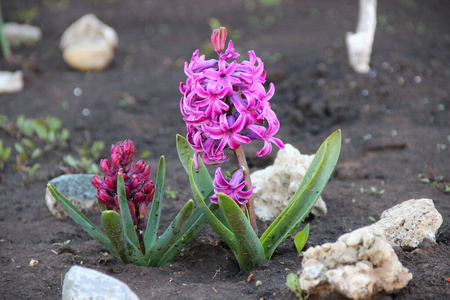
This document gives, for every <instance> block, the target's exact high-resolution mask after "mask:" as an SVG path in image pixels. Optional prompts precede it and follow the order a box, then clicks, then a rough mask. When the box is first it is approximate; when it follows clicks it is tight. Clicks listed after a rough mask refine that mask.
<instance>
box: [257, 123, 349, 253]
mask: <svg viewBox="0 0 450 300" xmlns="http://www.w3.org/2000/svg"><path fill="white" fill-rule="evenodd" d="M340 149H341V131H340V130H338V131H336V132H334V133H333V134H332V135H330V136H329V137H328V138H327V139H326V140H325V142H323V144H322V145H321V146H320V148H319V150H317V153H316V155H315V157H314V159H313V161H312V162H311V165H310V166H309V168H308V170H307V172H306V174H305V177H304V178H303V180H302V182H301V183H300V186H299V187H298V189H297V191H296V193H295V194H294V196H293V197H292V199H291V201H290V202H289V204H288V205H287V206H286V208H285V209H284V210H283V211H282V212H281V214H280V215H279V216H278V217H277V218H276V219H275V221H273V223H272V224H271V225H270V226H269V228H267V230H266V231H265V232H264V234H263V235H262V236H261V239H260V240H261V243H262V244H263V247H264V253H265V255H266V258H267V259H270V257H271V256H272V254H273V252H274V251H275V249H276V248H277V247H278V246H279V245H280V244H281V243H282V242H283V241H284V240H285V239H286V238H287V237H288V236H289V235H290V234H291V233H292V232H293V231H294V230H295V228H297V226H298V225H299V224H300V223H301V222H302V221H303V220H304V219H305V218H306V217H307V216H308V214H309V212H310V211H311V209H312V208H313V206H314V204H315V203H316V201H317V199H318V198H319V196H320V194H321V193H322V191H323V189H324V188H325V185H326V183H327V182H328V179H329V178H330V176H331V174H332V173H333V170H334V167H335V166H336V163H337V160H338V158H339V153H340Z"/></svg>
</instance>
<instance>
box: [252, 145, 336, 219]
mask: <svg viewBox="0 0 450 300" xmlns="http://www.w3.org/2000/svg"><path fill="white" fill-rule="evenodd" d="M313 159H314V155H304V154H301V153H300V152H299V151H298V150H297V149H295V148H294V147H293V146H292V145H290V144H286V145H285V148H284V149H280V150H279V151H278V154H277V157H276V158H275V161H274V163H273V165H272V166H269V167H267V168H265V169H264V170H259V171H256V172H254V173H253V174H251V176H250V177H251V180H252V184H253V185H255V186H256V188H255V189H254V190H253V200H254V202H255V214H256V216H257V217H258V218H259V219H260V220H262V221H273V220H275V218H276V217H277V216H278V215H279V214H280V213H281V212H282V211H283V209H284V208H285V207H286V205H287V204H288V203H289V201H290V200H291V198H292V196H293V195H294V194H295V192H296V191H297V188H298V187H299V185H300V182H301V181H302V179H303V177H304V176H305V174H306V171H307V170H308V168H309V165H310V164H311V162H312V160H313ZM311 213H312V214H314V215H316V216H325V215H326V214H327V207H326V204H325V202H324V201H323V199H322V198H321V197H319V199H318V200H317V202H316V204H315V205H314V207H313V209H312V210H311Z"/></svg>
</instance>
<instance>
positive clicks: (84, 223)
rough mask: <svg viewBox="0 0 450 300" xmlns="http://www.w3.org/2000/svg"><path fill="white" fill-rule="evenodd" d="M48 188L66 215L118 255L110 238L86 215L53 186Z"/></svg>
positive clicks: (49, 185)
mask: <svg viewBox="0 0 450 300" xmlns="http://www.w3.org/2000/svg"><path fill="white" fill-rule="evenodd" d="M47 188H48V189H49V191H50V193H51V194H52V195H53V197H54V198H55V200H56V201H57V202H58V204H59V205H61V207H62V208H64V211H65V212H66V214H67V215H68V216H69V217H70V218H72V220H74V221H75V223H77V224H78V225H80V226H81V228H83V230H84V231H86V233H87V234H89V236H90V237H92V238H93V239H95V240H97V241H98V242H99V243H100V244H102V245H103V246H104V247H105V248H107V249H108V250H109V251H111V252H112V253H113V254H116V255H117V252H116V251H115V250H114V249H113V248H112V245H111V241H110V240H109V239H108V237H107V236H106V235H105V234H104V233H103V232H101V231H100V229H98V228H97V226H95V225H94V223H92V222H91V220H89V219H88V218H87V217H86V216H85V215H83V214H82V213H81V212H80V211H79V210H78V208H76V206H75V205H73V204H72V202H70V201H69V200H68V199H67V198H66V197H64V195H63V194H61V192H60V191H58V190H57V189H56V188H55V187H54V186H53V185H51V184H47Z"/></svg>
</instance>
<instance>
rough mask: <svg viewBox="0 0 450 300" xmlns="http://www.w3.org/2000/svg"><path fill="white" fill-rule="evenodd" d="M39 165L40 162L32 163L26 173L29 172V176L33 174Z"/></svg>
mask: <svg viewBox="0 0 450 300" xmlns="http://www.w3.org/2000/svg"><path fill="white" fill-rule="evenodd" d="M40 167H41V164H34V165H33V166H32V167H31V168H30V170H29V171H28V174H30V176H33V174H34V173H36V171H37V170H38V169H39V168H40Z"/></svg>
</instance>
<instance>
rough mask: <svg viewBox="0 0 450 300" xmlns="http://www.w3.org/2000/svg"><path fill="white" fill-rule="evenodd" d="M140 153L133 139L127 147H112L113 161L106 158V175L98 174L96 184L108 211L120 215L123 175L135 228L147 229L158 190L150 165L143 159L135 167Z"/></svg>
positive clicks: (100, 199) (104, 169) (101, 200)
mask: <svg viewBox="0 0 450 300" xmlns="http://www.w3.org/2000/svg"><path fill="white" fill-rule="evenodd" d="M135 153H136V150H135V148H134V144H133V142H132V141H131V140H125V141H124V142H123V144H122V145H121V144H120V143H117V145H115V146H114V145H112V146H111V160H109V159H102V160H101V161H100V169H101V170H102V172H103V173H105V176H104V177H103V178H101V177H100V176H99V175H95V176H94V178H93V180H92V184H93V185H94V186H95V187H96V188H97V199H98V200H99V201H100V203H101V204H102V205H103V206H105V207H106V208H107V209H110V210H115V211H116V212H118V213H120V208H119V201H118V196H117V176H118V174H119V173H121V174H122V177H123V180H124V182H125V190H126V193H127V200H128V207H129V208H130V213H131V217H132V219H133V223H134V225H136V226H137V227H138V228H139V229H143V228H144V227H145V214H146V212H147V206H148V205H149V204H150V202H151V201H152V200H153V195H154V193H155V187H154V184H153V181H151V180H150V172H151V167H150V165H146V164H145V163H144V161H143V160H140V161H138V162H137V163H136V164H133V161H134V158H135Z"/></svg>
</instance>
